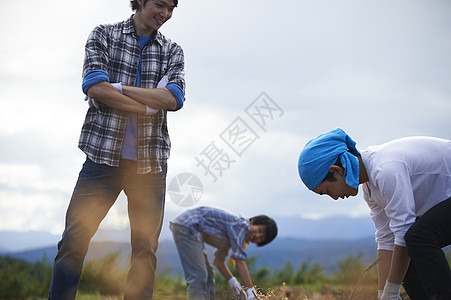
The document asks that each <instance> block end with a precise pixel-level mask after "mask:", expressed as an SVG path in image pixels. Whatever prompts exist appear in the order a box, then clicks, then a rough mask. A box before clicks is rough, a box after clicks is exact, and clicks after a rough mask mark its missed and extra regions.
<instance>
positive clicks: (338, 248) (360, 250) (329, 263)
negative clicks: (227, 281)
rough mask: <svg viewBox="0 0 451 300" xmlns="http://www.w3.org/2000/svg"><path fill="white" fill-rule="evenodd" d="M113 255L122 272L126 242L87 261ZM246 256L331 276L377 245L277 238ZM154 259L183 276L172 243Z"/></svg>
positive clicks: (27, 256) (104, 245)
mask: <svg viewBox="0 0 451 300" xmlns="http://www.w3.org/2000/svg"><path fill="white" fill-rule="evenodd" d="M206 251H207V254H208V256H209V257H210V259H212V257H213V253H214V251H215V249H214V248H212V247H210V246H207V247H206ZM116 252H119V258H120V266H121V267H122V268H124V269H125V268H126V267H127V265H128V262H129V259H130V252H131V248H130V245H129V244H128V243H121V242H92V243H91V245H90V247H89V251H88V255H87V257H86V260H87V261H90V260H99V259H101V258H102V257H104V256H105V255H107V254H109V253H116ZM246 253H247V255H248V257H252V256H255V257H256V258H257V259H256V264H255V268H257V269H259V268H261V267H263V266H267V267H269V268H270V269H271V270H278V269H280V268H281V267H282V266H283V265H284V264H286V263H287V262H290V263H291V265H292V267H293V268H294V270H297V269H299V267H300V266H301V265H302V263H304V262H309V263H319V264H320V265H321V266H322V267H323V269H324V270H325V272H326V273H327V274H332V273H333V272H334V271H336V270H337V262H338V261H340V260H344V259H345V258H347V257H349V256H351V255H352V256H357V255H361V257H362V262H363V263H365V264H368V265H369V264H370V263H371V262H372V261H374V260H375V258H376V244H375V242H374V239H362V240H355V241H348V240H341V241H340V240H329V241H312V240H298V239H292V238H277V239H275V240H274V241H273V242H272V243H270V244H268V245H267V246H264V247H256V246H254V245H249V246H248V247H247V249H246ZM55 254H56V246H52V247H44V248H40V249H34V250H28V251H23V252H13V253H12V252H10V253H3V254H0V256H1V255H3V256H10V257H14V258H17V259H23V260H26V261H28V262H31V263H34V262H38V261H42V259H43V258H44V257H45V258H46V259H47V260H48V262H49V263H52V261H53V258H54V256H55ZM157 257H158V269H159V271H162V272H169V273H172V274H173V275H179V274H183V273H182V268H181V265H180V261H179V258H178V253H177V250H176V248H175V244H174V242H173V241H172V240H162V241H160V243H159V248H158V251H157Z"/></svg>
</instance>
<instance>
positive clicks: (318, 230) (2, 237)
mask: <svg viewBox="0 0 451 300" xmlns="http://www.w3.org/2000/svg"><path fill="white" fill-rule="evenodd" d="M173 217H175V216H171V215H166V217H165V222H164V225H163V229H162V231H161V237H160V239H161V240H165V239H172V233H171V232H170V230H169V220H171V219H173ZM274 219H275V220H276V222H277V227H278V237H279V238H280V237H283V238H294V239H304V240H358V239H364V238H372V237H373V236H374V225H373V223H372V221H371V219H370V218H369V217H366V218H348V217H333V218H325V219H319V220H311V219H302V218H298V217H275V218H274ZM60 238H61V235H54V234H51V233H48V232H36V231H31V232H11V231H0V253H5V252H18V251H26V250H32V249H38V248H43V247H47V246H54V245H56V243H57V242H58V241H59V239H60ZM93 241H114V242H124V243H128V242H129V241H130V229H129V228H125V229H122V230H104V229H99V230H98V232H97V233H96V235H95V236H94V238H93Z"/></svg>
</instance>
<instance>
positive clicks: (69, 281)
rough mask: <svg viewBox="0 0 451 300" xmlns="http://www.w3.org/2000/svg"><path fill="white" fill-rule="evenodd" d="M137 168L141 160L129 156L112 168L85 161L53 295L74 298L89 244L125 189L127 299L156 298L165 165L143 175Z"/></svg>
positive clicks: (70, 210)
mask: <svg viewBox="0 0 451 300" xmlns="http://www.w3.org/2000/svg"><path fill="white" fill-rule="evenodd" d="M136 171H137V163H136V162H133V161H129V160H121V163H120V166H119V167H110V166H107V165H101V164H96V163H94V162H93V161H91V160H90V159H86V161H85V163H84V164H83V168H82V170H81V171H80V174H79V177H78V181H77V184H76V186H75V189H74V192H73V194H72V198H71V200H70V203H69V207H68V209H67V213H66V227H65V229H64V233H63V236H62V238H61V241H60V242H59V243H58V252H57V255H56V257H55V261H54V267H53V274H52V280H51V283H50V293H49V299H58V300H61V299H75V295H76V293H77V288H78V283H79V281H80V275H81V269H82V266H83V261H84V258H85V256H86V252H87V250H88V246H89V242H90V240H91V238H92V236H93V235H94V233H95V232H96V231H97V229H98V227H99V225H100V222H101V221H102V220H103V218H104V217H105V216H106V214H107V213H108V211H109V209H110V208H111V206H112V205H113V204H114V202H115V201H116V199H117V197H118V196H119V193H120V192H121V191H122V190H124V192H125V194H126V195H127V200H128V216H129V219H130V229H131V247H132V255H131V265H130V269H129V272H128V275H127V282H126V288H125V294H124V299H133V300H135V299H152V294H153V285H154V278H155V268H156V263H157V259H156V256H155V252H156V251H157V247H158V237H159V235H160V231H161V225H162V222H163V213H164V199H165V189H166V166H165V168H164V170H163V172H160V173H157V174H145V175H138V174H137V173H136Z"/></svg>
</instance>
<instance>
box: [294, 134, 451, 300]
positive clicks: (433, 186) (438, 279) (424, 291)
mask: <svg viewBox="0 0 451 300" xmlns="http://www.w3.org/2000/svg"><path fill="white" fill-rule="evenodd" d="M355 145H356V143H355V142H354V141H353V140H352V139H351V138H350V137H349V136H348V135H347V134H346V133H345V132H344V131H343V130H341V129H335V130H332V131H330V132H327V133H324V134H322V135H320V136H318V137H317V138H314V139H312V140H311V141H310V142H308V143H307V145H306V146H305V147H304V149H303V150H302V152H301V154H300V156H299V163H298V168H299V175H300V176H301V179H302V181H303V182H304V183H305V185H306V186H307V187H308V188H309V189H310V190H312V191H313V192H315V193H317V194H320V195H323V194H326V195H329V196H330V197H332V198H333V199H335V200H337V199H338V198H347V197H349V196H355V195H357V193H358V186H359V185H360V184H361V185H362V188H363V197H364V199H365V201H366V202H367V204H368V206H369V208H370V210H371V213H370V215H371V218H372V219H373V221H374V224H375V227H376V242H377V243H378V258H379V259H380V261H379V267H378V273H379V297H378V298H379V299H383V300H387V299H393V300H397V299H399V296H400V288H401V285H403V286H404V289H405V290H406V292H407V294H408V295H409V297H410V299H412V300H418V299H421V300H423V299H435V300H445V299H451V272H450V268H449V265H448V262H447V260H446V257H445V254H444V253H443V251H442V249H441V248H443V247H445V246H447V245H450V244H451V141H449V140H445V139H439V138H432V137H410V138H402V139H398V140H394V141H391V142H388V143H385V144H383V145H379V146H374V147H369V148H368V149H366V150H364V151H361V152H359V151H357V148H356V147H355Z"/></svg>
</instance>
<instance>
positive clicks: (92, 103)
mask: <svg viewBox="0 0 451 300" xmlns="http://www.w3.org/2000/svg"><path fill="white" fill-rule="evenodd" d="M85 101H88V105H89V108H93V107H95V108H97V109H99V102H97V101H96V100H94V99H92V98H89V97H88V96H86V97H85Z"/></svg>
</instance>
